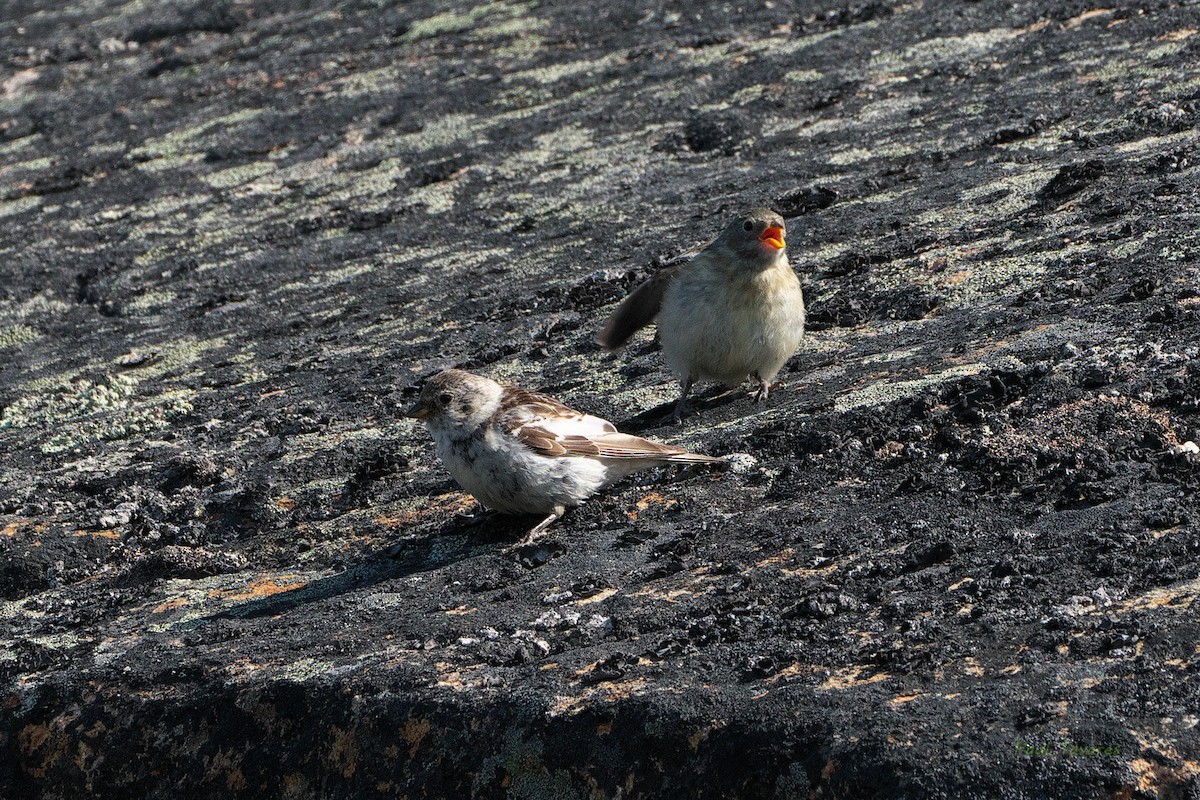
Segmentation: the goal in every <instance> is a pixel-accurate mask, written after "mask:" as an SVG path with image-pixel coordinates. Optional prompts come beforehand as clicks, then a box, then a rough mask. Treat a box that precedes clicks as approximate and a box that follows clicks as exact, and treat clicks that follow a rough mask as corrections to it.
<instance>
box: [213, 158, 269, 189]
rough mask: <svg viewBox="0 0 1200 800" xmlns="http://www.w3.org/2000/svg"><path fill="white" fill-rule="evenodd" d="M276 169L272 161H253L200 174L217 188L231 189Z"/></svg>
mask: <svg viewBox="0 0 1200 800" xmlns="http://www.w3.org/2000/svg"><path fill="white" fill-rule="evenodd" d="M274 171H275V165H274V164H273V163H271V162H270V161H251V162H249V163H248V164H239V165H237V166H236V167H229V168H227V169H223V170H219V171H217V172H210V173H208V174H207V175H202V176H200V180H202V181H204V182H205V183H207V184H208V185H209V186H212V187H213V188H216V189H229V188H232V187H234V186H241V185H242V184H245V183H249V182H250V181H252V180H254V179H255V178H258V177H261V176H263V175H266V174H267V173H269V172H274Z"/></svg>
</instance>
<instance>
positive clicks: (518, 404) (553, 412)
mask: <svg viewBox="0 0 1200 800" xmlns="http://www.w3.org/2000/svg"><path fill="white" fill-rule="evenodd" d="M582 416H583V414H582V413H581V412H579V411H576V410H575V409H573V408H571V407H570V406H568V405H564V404H563V403H561V402H559V401H558V400H555V399H554V398H553V397H550V396H549V395H545V394H539V393H537V392H531V391H529V390H528V389H521V388H518V387H516V386H505V387H504V393H503V394H501V395H500V406H499V408H497V409H496V421H497V423H499V424H500V425H501V426H502V427H504V428H505V429H507V430H512V429H513V428H516V427H519V426H521V425H524V424H525V423H526V422H529V421H530V420H531V419H537V418H538V417H582Z"/></svg>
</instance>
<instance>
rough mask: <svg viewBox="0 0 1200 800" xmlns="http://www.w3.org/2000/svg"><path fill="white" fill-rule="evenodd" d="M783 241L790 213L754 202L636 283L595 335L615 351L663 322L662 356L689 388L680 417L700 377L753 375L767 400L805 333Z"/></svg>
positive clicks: (678, 408) (724, 379) (734, 380)
mask: <svg viewBox="0 0 1200 800" xmlns="http://www.w3.org/2000/svg"><path fill="white" fill-rule="evenodd" d="M784 247H785V242H784V226H783V217H781V216H779V215H778V214H776V213H775V212H774V211H771V210H770V209H766V208H755V209H752V210H751V211H749V212H747V213H746V214H743V215H742V216H740V217H738V218H737V219H735V220H733V221H732V222H730V223H729V225H728V226H727V227H726V228H725V230H724V231H722V232H721V235H720V236H718V237H717V238H716V239H715V240H713V242H712V243H711V244H709V245H708V246H707V247H705V248H704V249H703V250H702V251H700V253H698V254H697V255H696V256H695V257H694V258H692V259H691V260H690V261H687V262H685V263H682V264H679V265H677V266H673V267H669V268H666V269H663V270H660V271H659V272H658V273H656V274H655V275H652V276H651V277H650V278H649V279H648V280H647V281H645V282H644V283H643V284H642V285H641V286H639V287H638V288H637V289H635V290H634V291H633V292H632V293H631V294H630V295H629V296H628V297H626V298H625V299H624V300H623V301H622V302H621V305H619V306H617V309H616V311H614V312H613V314H612V316H611V317H609V320H608V323H607V324H606V325H605V327H604V330H603V331H602V332H601V333H600V335H599V336H597V337H596V341H597V342H599V343H600V344H602V345H604V346H605V347H607V348H609V349H610V350H615V349H616V348H618V347H620V346H621V345H623V344H625V342H627V341H629V338H630V337H631V336H633V334H634V333H635V332H636V331H638V330H639V329H640V328H642V327H644V326H646V325H648V324H649V323H651V322H654V321H657V322H658V338H659V340H660V341H661V343H662V349H663V356H664V357H665V358H666V361H667V366H669V367H670V368H671V371H672V372H674V373H675V374H676V375H677V376H678V377H679V383H680V385H681V387H682V393H681V394H680V396H679V402H678V403H676V405H675V413H674V414H673V417H674V418H675V420H677V421H678V420H679V419H680V418H681V417H682V415H683V411H684V409H685V408H686V407H687V397H688V393H689V392H691V390H692V385H693V384H694V383H695V382H696V381H700V380H712V381H718V382H719V383H722V384H725V385H727V386H736V385H737V384H739V383H741V382H742V381H744V380H746V378H747V377H750V378H753V379H754V380H755V381H757V382H758V389H757V391H756V392H755V394H754V399H755V400H759V401H761V400H766V399H767V395H768V394H769V393H770V390H771V381H772V380H774V378H775V376H776V375H777V374H778V373H779V370H780V369H781V368H782V367H783V365H784V363H786V362H787V360H788V359H789V358H791V356H792V354H793V353H795V352H796V348H797V347H799V345H800V340H801V338H802V337H803V335H804V295H803V293H802V292H801V290H800V279H799V278H797V277H796V273H795V272H793V271H792V267H791V265H790V264H789V263H788V258H787V252H786V251H785V249H784Z"/></svg>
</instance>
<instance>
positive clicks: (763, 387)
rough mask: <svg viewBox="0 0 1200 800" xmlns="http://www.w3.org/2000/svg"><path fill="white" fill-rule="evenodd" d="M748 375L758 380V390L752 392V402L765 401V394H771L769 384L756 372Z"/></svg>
mask: <svg viewBox="0 0 1200 800" xmlns="http://www.w3.org/2000/svg"><path fill="white" fill-rule="evenodd" d="M750 377H752V378H754V379H755V380H756V381H758V391H756V392H755V393H754V402H756V403H763V402H766V399H767V396H768V395H770V394H771V384H769V383H767V382H766V381H765V380H763V378H762V376H761V375H759V374H758V373H757V372H755V373H752V374H751V376H750Z"/></svg>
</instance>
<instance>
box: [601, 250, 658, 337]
mask: <svg viewBox="0 0 1200 800" xmlns="http://www.w3.org/2000/svg"><path fill="white" fill-rule="evenodd" d="M677 272H678V268H677V267H676V268H672V269H661V270H659V271H658V272H656V273H655V274H653V275H651V276H650V277H649V278H647V279H646V280H645V281H644V282H643V283H642V285H641V286H639V287H637V288H636V289H634V290H633V291H632V292H630V293H629V296H628V297H626V298H625V299H624V300H622V301H621V305H619V306H617V309H616V311H613V313H612V316H610V317H609V318H608V322H606V323H605V325H604V330H602V331H600V334H599V335H598V336H597V337H596V343H597V344H600V345H602V346H604V347H607V348H608V349H609V350H616V349H617V348H618V347H620V346H621V345H623V344H625V343H626V342H628V341H629V337H631V336H633V335H634V334H635V333H637V332H638V331H639V330H641V329H642V328H644V327H646V326H647V325H649V324H650V323H651V322H653V321H654V318H655V317H657V316H658V312H659V309H661V308H662V302H663V294H664V293H665V292H666V291H667V284H668V283H669V282H670V281H671V278H673V277H674V276H675V275H676V274H677Z"/></svg>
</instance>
